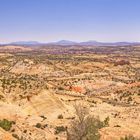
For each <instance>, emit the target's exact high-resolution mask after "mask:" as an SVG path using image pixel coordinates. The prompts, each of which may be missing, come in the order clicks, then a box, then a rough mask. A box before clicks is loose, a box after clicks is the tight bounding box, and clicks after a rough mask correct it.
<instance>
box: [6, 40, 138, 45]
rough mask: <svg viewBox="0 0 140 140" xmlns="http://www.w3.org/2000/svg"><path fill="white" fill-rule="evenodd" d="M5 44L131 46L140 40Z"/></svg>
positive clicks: (17, 43) (15, 43) (20, 42)
mask: <svg viewBox="0 0 140 140" xmlns="http://www.w3.org/2000/svg"><path fill="white" fill-rule="evenodd" d="M4 45H24V46H39V45H63V46H68V45H84V46H129V45H140V42H113V43H110V42H98V41H93V40H91V41H86V42H74V41H69V40H60V41H58V42H49V43H40V42H37V41H18V42H12V43H9V44H4Z"/></svg>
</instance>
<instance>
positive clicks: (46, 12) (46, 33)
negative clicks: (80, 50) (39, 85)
mask: <svg viewBox="0 0 140 140" xmlns="http://www.w3.org/2000/svg"><path fill="white" fill-rule="evenodd" d="M61 39H68V40H73V41H86V40H97V41H105V42H114V41H140V0H0V42H4V43H5V42H13V41H23V40H26V41H29V40H35V41H40V42H48V41H57V40H61Z"/></svg>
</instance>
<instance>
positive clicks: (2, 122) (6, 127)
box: [0, 119, 15, 131]
mask: <svg viewBox="0 0 140 140" xmlns="http://www.w3.org/2000/svg"><path fill="white" fill-rule="evenodd" d="M14 123H15V122H13V121H8V120H7V119H3V120H0V127H1V128H3V129H4V130H6V131H9V130H10V129H11V127H12V124H14Z"/></svg>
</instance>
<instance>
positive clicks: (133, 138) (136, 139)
mask: <svg viewBox="0 0 140 140" xmlns="http://www.w3.org/2000/svg"><path fill="white" fill-rule="evenodd" d="M120 140H140V138H136V137H134V136H132V135H129V136H125V137H124V138H121V139H120Z"/></svg>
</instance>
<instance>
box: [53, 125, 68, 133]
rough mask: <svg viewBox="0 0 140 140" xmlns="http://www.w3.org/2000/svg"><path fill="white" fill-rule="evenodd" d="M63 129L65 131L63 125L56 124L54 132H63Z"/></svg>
mask: <svg viewBox="0 0 140 140" xmlns="http://www.w3.org/2000/svg"><path fill="white" fill-rule="evenodd" d="M64 131H66V128H65V127H64V126H57V127H56V128H55V134H59V133H61V132H64Z"/></svg>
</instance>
